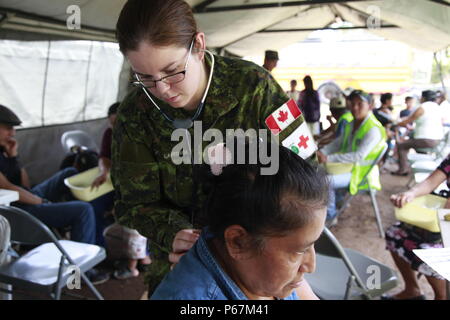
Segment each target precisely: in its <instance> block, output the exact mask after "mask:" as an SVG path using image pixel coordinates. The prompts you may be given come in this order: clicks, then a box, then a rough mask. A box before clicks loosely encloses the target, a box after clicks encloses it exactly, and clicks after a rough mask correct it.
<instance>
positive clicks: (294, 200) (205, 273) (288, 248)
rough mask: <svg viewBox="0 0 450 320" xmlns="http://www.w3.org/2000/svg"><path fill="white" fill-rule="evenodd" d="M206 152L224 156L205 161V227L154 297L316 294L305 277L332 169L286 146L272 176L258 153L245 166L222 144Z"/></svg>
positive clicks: (319, 229)
mask: <svg viewBox="0 0 450 320" xmlns="http://www.w3.org/2000/svg"><path fill="white" fill-rule="evenodd" d="M238 148H239V146H237V147H235V150H238ZM250 148H251V147H250ZM250 148H249V147H248V145H247V147H246V150H245V151H246V154H245V158H244V159H249V154H250V152H249V149H250ZM208 154H215V155H216V156H217V157H218V158H219V161H214V160H212V159H211V158H210V159H209V163H211V165H205V173H204V176H205V179H204V180H205V181H207V180H210V182H209V184H210V185H211V188H210V190H211V193H210V195H209V197H208V199H207V200H206V202H205V204H204V208H205V215H206V220H207V227H206V228H203V229H202V230H201V231H199V234H200V235H199V238H198V240H197V241H196V242H195V244H194V246H193V247H192V248H190V250H189V251H187V253H184V254H183V256H182V257H181V259H180V260H179V262H178V263H177V264H176V265H175V267H174V268H173V270H172V271H171V272H170V273H168V274H167V275H166V277H165V278H164V280H163V281H162V282H161V283H160V284H159V286H158V287H157V289H156V291H155V292H154V293H153V295H152V296H151V299H152V300H167V299H170V300H172V299H174V300H179V299H182V300H186V299H188V300H297V299H299V300H316V299H318V298H317V296H316V295H315V294H314V293H313V292H312V290H311V287H310V286H309V284H308V283H307V281H306V280H305V279H304V275H305V273H311V272H314V269H315V251H314V242H315V241H317V240H318V238H319V237H320V234H321V233H322V230H323V228H324V222H325V211H326V205H327V200H328V180H327V176H326V173H325V172H324V171H323V170H317V168H316V167H314V166H312V165H310V164H309V163H308V162H307V161H305V160H303V159H302V158H301V157H299V156H297V155H296V154H294V152H292V151H290V150H289V149H287V148H284V147H280V150H279V164H280V165H279V170H278V172H277V173H276V174H273V175H264V174H261V168H262V167H263V165H262V164H261V161H260V159H258V160H257V161H255V164H239V162H238V160H237V159H238V155H237V154H238V152H234V160H233V155H232V154H231V150H230V149H228V148H225V147H224V145H223V144H218V145H216V146H215V147H214V149H213V151H212V152H211V153H209V152H208ZM222 156H224V159H223V160H224V161H222V160H220V158H221V157H222ZM215 159H217V158H215ZM179 233H180V232H179ZM191 244H192V243H191ZM185 246H189V243H185Z"/></svg>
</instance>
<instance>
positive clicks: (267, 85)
mask: <svg viewBox="0 0 450 320" xmlns="http://www.w3.org/2000/svg"><path fill="white" fill-rule="evenodd" d="M264 78H265V79H264V80H263V81H262V82H261V83H260V86H258V89H257V90H256V95H257V98H256V101H259V103H258V104H259V121H260V124H259V126H260V128H264V129H267V126H266V123H265V121H266V119H267V117H268V116H269V115H271V114H272V113H273V112H275V111H276V110H277V109H278V108H279V107H281V106H282V105H283V104H284V103H286V102H287V101H288V100H289V96H288V95H287V94H286V93H285V92H284V90H283V89H282V88H281V86H280V85H279V84H278V82H277V81H276V80H275V79H274V78H273V77H272V75H271V74H270V73H267V74H266V76H265V77H264ZM296 102H297V101H296ZM304 122H305V119H304V117H303V114H301V115H300V116H299V117H298V118H297V119H295V121H294V122H293V123H292V124H291V125H289V127H287V128H286V129H284V130H283V131H282V132H280V134H279V135H278V136H277V139H278V143H280V144H281V142H282V141H283V140H284V139H286V138H287V137H289V136H290V135H291V134H292V133H293V132H294V131H295V130H296V129H297V128H298V127H299V126H301V125H302V124H303V123H304ZM307 161H308V162H310V163H312V164H315V165H316V164H317V163H318V161H317V153H316V152H315V153H314V154H313V156H311V157H309V158H308V160H307Z"/></svg>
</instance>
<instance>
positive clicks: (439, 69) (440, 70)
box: [433, 52, 447, 94]
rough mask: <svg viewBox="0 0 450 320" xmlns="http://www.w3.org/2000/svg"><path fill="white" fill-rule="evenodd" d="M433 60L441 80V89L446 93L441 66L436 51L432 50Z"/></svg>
mask: <svg viewBox="0 0 450 320" xmlns="http://www.w3.org/2000/svg"><path fill="white" fill-rule="evenodd" d="M433 57H434V61H435V62H436V67H437V70H438V74H439V79H440V80H441V85H442V90H443V92H444V94H447V90H445V84H444V77H443V76H442V66H441V61H440V60H438V58H437V52H433Z"/></svg>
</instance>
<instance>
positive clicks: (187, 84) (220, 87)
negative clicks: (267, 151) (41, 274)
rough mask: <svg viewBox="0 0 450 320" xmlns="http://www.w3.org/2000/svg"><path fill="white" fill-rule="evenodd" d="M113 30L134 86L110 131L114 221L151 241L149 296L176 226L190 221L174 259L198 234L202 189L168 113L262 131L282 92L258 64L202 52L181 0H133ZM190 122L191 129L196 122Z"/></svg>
mask: <svg viewBox="0 0 450 320" xmlns="http://www.w3.org/2000/svg"><path fill="white" fill-rule="evenodd" d="M116 32H117V39H118V42H119V45H120V50H121V51H122V53H123V54H124V56H125V57H126V58H127V59H128V61H129V62H130V64H131V67H132V70H133V72H134V77H135V79H134V83H135V84H137V85H138V86H139V87H137V88H135V89H134V90H132V91H131V92H130V93H129V94H128V96H127V97H126V98H125V99H124V101H123V102H122V104H121V105H120V107H119V110H118V114H117V122H116V126H115V128H114V132H113V148H112V150H113V151H112V171H111V174H112V179H113V183H114V187H115V190H116V202H115V212H116V215H117V218H118V222H119V223H120V224H123V225H126V226H128V227H130V228H132V229H137V230H138V231H139V233H141V234H142V235H143V236H145V237H147V238H148V239H149V242H150V251H151V253H152V261H153V263H152V265H151V266H150V270H149V275H150V276H149V277H147V281H149V286H150V292H149V294H151V292H152V291H153V289H154V288H155V286H156V285H158V283H159V282H160V281H161V279H162V277H163V276H164V275H165V274H166V273H167V272H168V270H169V267H170V263H169V260H168V255H169V254H170V253H171V246H172V243H173V241H174V236H175V235H176V234H177V232H179V231H180V230H184V229H189V230H184V231H183V232H181V233H179V234H178V235H179V237H178V238H177V243H178V245H175V252H174V253H173V254H172V255H171V258H172V259H171V261H172V262H177V260H178V259H179V257H180V256H181V255H182V254H183V253H184V252H185V250H187V249H189V248H190V247H191V246H192V244H193V242H194V241H195V240H196V239H197V236H198V235H197V233H198V232H197V231H194V230H193V229H192V228H201V227H202V222H201V219H200V215H199V213H200V210H201V207H200V204H201V203H202V202H203V200H204V199H205V197H206V194H207V192H208V190H207V189H205V188H204V187H202V186H201V185H200V183H199V182H198V179H195V168H196V166H195V165H191V164H180V165H175V164H174V162H173V161H172V159H171V153H172V150H173V148H174V146H176V145H177V144H178V143H179V142H178V141H175V142H174V141H171V135H172V132H173V131H174V129H175V128H174V126H175V127H176V126H177V125H176V124H175V123H174V121H172V119H193V118H196V120H198V121H201V123H202V128H203V131H205V130H206V129H210V128H215V129H218V130H220V131H221V132H222V133H224V134H225V130H226V129H237V128H241V129H243V130H244V131H246V130H247V129H251V128H253V129H263V128H265V119H266V118H267V117H268V116H270V115H271V114H272V113H274V111H276V110H277V109H278V108H279V107H280V106H282V105H283V104H285V103H286V102H287V101H288V97H287V96H286V94H285V92H284V91H283V90H282V88H281V87H280V86H279V85H278V83H277V82H276V81H275V80H274V79H273V77H272V76H271V75H270V73H269V72H267V71H266V70H264V69H263V68H261V67H260V66H257V65H255V64H253V63H251V62H248V61H244V60H240V59H229V58H224V57H220V56H213V57H212V54H211V55H209V54H205V53H206V51H205V50H206V41H205V34H204V33H203V32H199V30H198V29H197V24H196V21H195V19H194V16H193V14H192V11H191V8H190V7H189V5H188V4H187V3H186V2H184V1H182V0H129V1H128V2H127V3H126V4H125V6H124V8H123V9H122V12H121V14H120V17H119V20H118V23H117V31H116ZM214 62H215V63H214ZM209 81H210V82H211V83H210V87H209V90H208V82H209ZM205 92H207V95H206V100H205V101H204V105H203V107H201V106H199V104H200V103H201V102H202V96H204V95H205ZM159 109H160V110H159ZM199 110H200V111H201V112H200V113H199V112H197V111H199ZM196 112H197V114H196ZM195 114H196V115H195ZM193 115H194V116H193ZM303 121H304V120H303V117H302V116H299V117H297V118H296V119H295V121H293V122H292V123H291V125H290V126H289V127H288V128H287V129H285V130H283V131H282V132H281V133H280V134H279V137H280V141H281V139H285V138H286V137H287V136H288V135H289V134H290V133H292V132H293V130H294V129H295V128H297V127H299V126H300V125H301V124H302V123H303ZM187 127H189V126H187ZM187 130H188V131H189V133H190V134H191V135H193V128H192V127H190V128H188V129H187ZM193 140H194V142H195V139H193ZM202 143H203V145H202V149H201V150H203V147H205V146H206V143H205V142H202ZM180 235H181V236H180ZM186 240H187V241H186ZM180 243H181V245H180Z"/></svg>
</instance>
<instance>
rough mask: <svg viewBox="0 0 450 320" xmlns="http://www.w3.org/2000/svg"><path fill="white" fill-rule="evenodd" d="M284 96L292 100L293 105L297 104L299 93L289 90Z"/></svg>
mask: <svg viewBox="0 0 450 320" xmlns="http://www.w3.org/2000/svg"><path fill="white" fill-rule="evenodd" d="M286 94H287V95H288V96H289V98H291V99H294V101H295V103H298V98H300V91H298V90H295V91H294V92H292V91H291V90H289V91H286Z"/></svg>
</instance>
